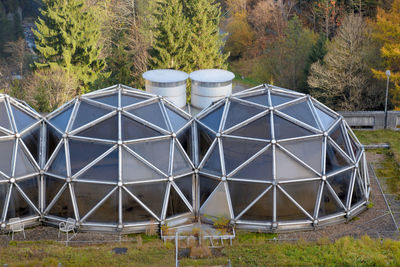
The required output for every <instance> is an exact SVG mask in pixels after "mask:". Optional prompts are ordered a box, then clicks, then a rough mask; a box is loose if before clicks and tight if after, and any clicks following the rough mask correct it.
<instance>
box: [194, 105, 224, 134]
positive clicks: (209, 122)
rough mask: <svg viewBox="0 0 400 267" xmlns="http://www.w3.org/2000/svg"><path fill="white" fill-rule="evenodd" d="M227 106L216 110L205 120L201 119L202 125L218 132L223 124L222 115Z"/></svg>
mask: <svg viewBox="0 0 400 267" xmlns="http://www.w3.org/2000/svg"><path fill="white" fill-rule="evenodd" d="M224 107H225V105H222V106H220V107H218V108H217V109H214V110H213V111H211V112H210V113H208V114H207V115H206V116H205V117H204V118H202V119H200V121H201V122H202V123H204V124H205V125H206V126H208V127H209V128H210V129H211V130H213V131H214V132H218V130H219V125H220V124H221V118H222V114H223V113H224Z"/></svg>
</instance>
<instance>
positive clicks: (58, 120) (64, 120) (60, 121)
mask: <svg viewBox="0 0 400 267" xmlns="http://www.w3.org/2000/svg"><path fill="white" fill-rule="evenodd" d="M73 109H74V106H73V105H72V106H70V107H69V108H67V109H65V110H63V111H62V112H61V113H59V114H58V115H57V116H55V117H53V118H52V119H51V120H50V123H51V124H53V125H54V126H55V127H57V128H58V129H59V130H60V131H61V132H65V130H66V129H67V125H68V122H69V120H70V117H71V113H72V110H73Z"/></svg>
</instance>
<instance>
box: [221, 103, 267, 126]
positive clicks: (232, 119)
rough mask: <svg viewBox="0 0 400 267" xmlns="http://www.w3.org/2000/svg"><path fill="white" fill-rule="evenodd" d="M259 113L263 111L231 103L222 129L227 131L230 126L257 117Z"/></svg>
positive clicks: (254, 107) (255, 107)
mask: <svg viewBox="0 0 400 267" xmlns="http://www.w3.org/2000/svg"><path fill="white" fill-rule="evenodd" d="M261 111H263V109H262V108H259V107H257V106H250V105H245V104H241V103H239V102H235V101H231V102H230V105H229V111H228V115H227V117H226V121H225V126H224V129H225V130H226V129H229V128H231V127H232V126H234V125H236V124H238V123H241V122H243V121H245V120H247V119H249V118H251V117H253V116H255V115H257V114H258V113H260V112H261Z"/></svg>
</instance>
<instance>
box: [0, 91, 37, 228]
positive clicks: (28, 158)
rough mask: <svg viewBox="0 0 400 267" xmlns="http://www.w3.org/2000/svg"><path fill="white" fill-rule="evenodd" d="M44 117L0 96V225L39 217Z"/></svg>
mask: <svg viewBox="0 0 400 267" xmlns="http://www.w3.org/2000/svg"><path fill="white" fill-rule="evenodd" d="M41 122H42V121H41V117H40V115H39V114H38V113H36V112H35V111H34V110H33V109H31V108H30V107H29V106H28V105H27V104H25V103H24V102H20V101H18V100H16V99H14V98H12V97H9V96H8V95H3V94H0V223H1V227H2V228H5V227H7V225H8V222H9V220H10V219H12V218H16V217H19V218H20V219H21V220H22V221H24V222H25V223H29V222H33V221H35V220H36V219H38V218H39V216H40V207H41V206H40V201H39V188H40V187H39V184H40V168H39V158H40V145H39V144H40V133H41V128H42V127H41V124H42V123H41Z"/></svg>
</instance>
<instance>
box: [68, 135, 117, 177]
mask: <svg viewBox="0 0 400 267" xmlns="http://www.w3.org/2000/svg"><path fill="white" fill-rule="evenodd" d="M110 148H111V145H109V144H101V143H92V142H85V141H78V140H73V139H70V140H69V155H70V163H71V174H72V175H74V174H75V173H77V172H78V171H79V170H81V169H82V168H84V167H86V166H87V165H88V164H89V163H91V162H92V161H93V160H95V159H96V158H98V157H99V156H100V155H102V154H103V153H104V152H106V151H107V150H108V149H110Z"/></svg>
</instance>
